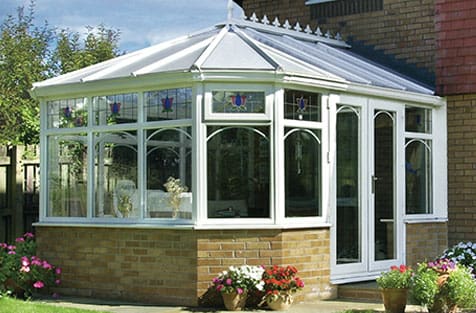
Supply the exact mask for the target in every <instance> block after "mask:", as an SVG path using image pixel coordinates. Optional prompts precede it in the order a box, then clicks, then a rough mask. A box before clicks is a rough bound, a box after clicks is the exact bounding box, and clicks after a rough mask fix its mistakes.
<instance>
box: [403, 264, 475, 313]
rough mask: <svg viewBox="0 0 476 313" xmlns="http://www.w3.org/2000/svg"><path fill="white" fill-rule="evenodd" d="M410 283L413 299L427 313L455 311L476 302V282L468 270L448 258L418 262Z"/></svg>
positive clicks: (450, 312)
mask: <svg viewBox="0 0 476 313" xmlns="http://www.w3.org/2000/svg"><path fill="white" fill-rule="evenodd" d="M412 280H413V282H412V296H413V298H414V299H415V301H416V302H417V303H419V304H421V305H423V306H426V307H427V308H428V312H430V313H454V312H456V311H457V309H458V307H462V308H471V307H473V306H474V305H476V281H475V280H474V278H473V276H472V274H471V270H470V269H469V268H467V267H466V266H464V265H462V264H456V263H455V262H453V261H451V260H449V259H437V260H435V261H432V262H428V263H420V264H418V268H417V270H416V272H415V276H414V277H413V279H412Z"/></svg>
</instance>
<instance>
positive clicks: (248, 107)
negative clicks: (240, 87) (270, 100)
mask: <svg viewBox="0 0 476 313" xmlns="http://www.w3.org/2000/svg"><path fill="white" fill-rule="evenodd" d="M212 96H213V102H212V112H213V113H265V107H266V106H265V96H264V92H250V91H241V92H240V91H213V92H212Z"/></svg>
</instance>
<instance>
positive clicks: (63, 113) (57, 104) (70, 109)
mask: <svg viewBox="0 0 476 313" xmlns="http://www.w3.org/2000/svg"><path fill="white" fill-rule="evenodd" d="M47 107H48V117H47V119H48V128H72V127H83V126H87V125H88V105H87V99H86V98H76V99H66V100H56V101H50V102H48V105H47Z"/></svg>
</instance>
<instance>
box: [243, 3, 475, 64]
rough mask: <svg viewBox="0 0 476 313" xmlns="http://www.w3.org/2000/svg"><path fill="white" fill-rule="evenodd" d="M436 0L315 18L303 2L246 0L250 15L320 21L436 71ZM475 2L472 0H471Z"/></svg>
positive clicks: (355, 39)
mask: <svg viewBox="0 0 476 313" xmlns="http://www.w3.org/2000/svg"><path fill="white" fill-rule="evenodd" d="M434 1H435V0H384V1H383V10H379V11H374V12H367V13H360V14H353V15H347V16H339V17H331V18H326V19H325V20H324V21H316V20H311V14H310V12H311V10H310V7H309V6H305V5H304V0H303V1H289V0H279V1H276V0H273V1H269V0H244V1H243V7H244V9H245V13H246V15H248V16H249V15H251V14H252V13H253V12H256V13H257V15H258V17H260V18H261V17H262V16H263V14H267V16H268V18H269V19H274V17H275V16H278V17H279V18H280V20H281V21H282V22H283V21H284V19H286V18H288V19H289V20H290V22H292V23H293V25H294V23H295V22H296V20H298V21H299V23H300V24H301V25H304V26H305V25H306V24H310V25H311V26H312V28H313V29H315V27H316V26H317V24H318V23H319V26H320V27H321V30H323V31H326V30H327V29H329V30H331V31H332V32H333V33H334V34H335V33H336V32H340V33H341V35H342V36H343V37H344V39H349V38H352V40H353V41H359V42H363V43H364V44H365V45H368V46H372V47H375V48H376V49H377V50H380V51H384V52H385V54H388V55H392V56H393V57H395V58H396V59H399V60H405V62H408V63H410V64H413V65H414V66H416V67H417V68H424V69H426V70H428V71H429V72H434V67H435V49H436V40H435V24H434V23H435V20H434V16H435V3H434ZM469 1H472V0H469Z"/></svg>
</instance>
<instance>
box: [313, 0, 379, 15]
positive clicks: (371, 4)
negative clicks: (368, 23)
mask: <svg viewBox="0 0 476 313" xmlns="http://www.w3.org/2000/svg"><path fill="white" fill-rule="evenodd" d="M306 4H307V5H311V19H318V20H321V19H323V18H326V17H337V16H345V15H352V14H360V13H367V12H373V11H380V10H383V0H335V1H321V0H317V1H316V0H314V1H308V2H306Z"/></svg>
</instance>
